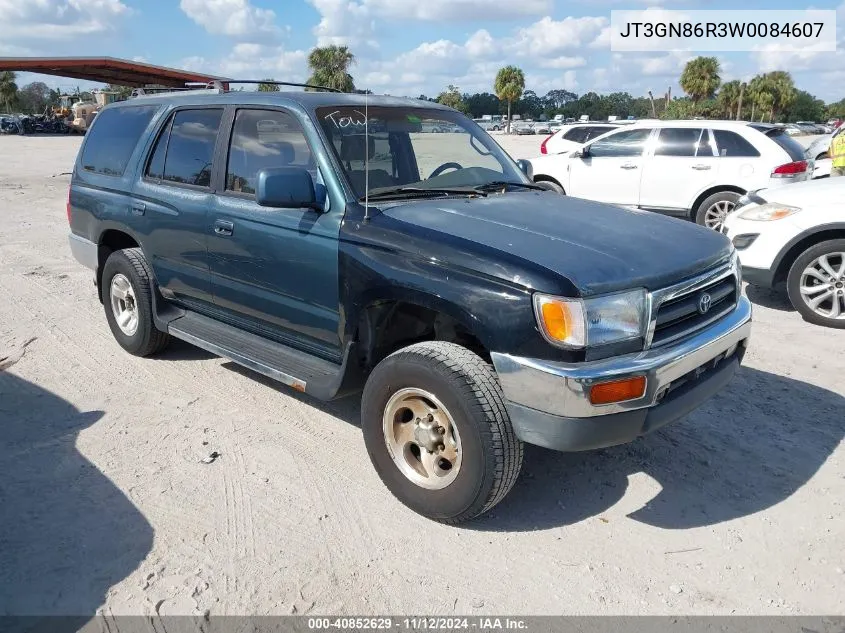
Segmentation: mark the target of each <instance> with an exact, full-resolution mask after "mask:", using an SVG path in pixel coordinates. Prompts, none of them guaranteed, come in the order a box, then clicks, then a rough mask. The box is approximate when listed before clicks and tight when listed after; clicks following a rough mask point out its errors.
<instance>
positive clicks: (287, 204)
mask: <svg viewBox="0 0 845 633" xmlns="http://www.w3.org/2000/svg"><path fill="white" fill-rule="evenodd" d="M257 180H258V182H257V186H256V188H255V200H256V202H258V204H259V205H261V206H262V207H273V208H275V209H302V208H309V209H315V210H317V211H322V209H321V208H320V205H318V204H317V195H316V191H315V189H314V181H313V179H312V178H311V174H310V173H309V172H308V170H307V169H303V168H302V167H273V168H268V169H262V170H260V171H259V172H258V178H257Z"/></svg>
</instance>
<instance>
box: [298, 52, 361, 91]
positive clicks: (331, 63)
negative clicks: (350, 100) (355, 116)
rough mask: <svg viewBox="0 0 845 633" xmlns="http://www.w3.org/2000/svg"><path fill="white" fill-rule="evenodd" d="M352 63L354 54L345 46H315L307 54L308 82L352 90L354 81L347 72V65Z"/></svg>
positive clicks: (342, 89)
mask: <svg viewBox="0 0 845 633" xmlns="http://www.w3.org/2000/svg"><path fill="white" fill-rule="evenodd" d="M354 63H355V56H354V55H353V54H352V53H350V52H349V49H348V48H347V47H346V46H334V45H332V46H324V47H317V48H315V49H314V50H312V51H311V53H309V55H308V67H309V68H310V69H311V77H310V78H309V79H308V83H309V84H312V85H315V86H324V87H326V88H334V89H335V90H341V91H343V92H354V91H355V82H354V81H353V79H352V75H350V74H349V67H350V66H352V64H354Z"/></svg>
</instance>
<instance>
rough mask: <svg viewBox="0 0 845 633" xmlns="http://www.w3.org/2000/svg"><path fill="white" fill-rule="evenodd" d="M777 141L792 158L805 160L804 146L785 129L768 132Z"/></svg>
mask: <svg viewBox="0 0 845 633" xmlns="http://www.w3.org/2000/svg"><path fill="white" fill-rule="evenodd" d="M766 136H768V137H769V138H770V139H772V140H773V141H774V142H775V143H777V144H778V145H780V146H781V147H782V148H783V149H784V150H785V151H786V153H787V154H789V157H790V158H791V159H792V160H796V161H797V160H804V148H803V147H801V144H800V143H799V142H798V141H796V140H795V139H794V138H792V137H791V136H790V135H789V134H787V133H786V132H785V131H783V130H772V131H771V132H768V133H767V134H766Z"/></svg>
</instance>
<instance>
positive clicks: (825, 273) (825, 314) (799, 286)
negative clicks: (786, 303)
mask: <svg viewBox="0 0 845 633" xmlns="http://www.w3.org/2000/svg"><path fill="white" fill-rule="evenodd" d="M786 290H787V292H788V293H789V300H790V302H791V303H792V305H793V306H794V307H795V309H796V310H798V312H799V313H800V314H801V316H802V317H804V320H805V321H808V322H810V323H814V324H816V325H824V326H827V327H832V328H839V329H845V240H828V241H827V242H822V243H821V244H816V245H815V246H811V247H810V248H808V249H807V250H806V251H804V252H803V253H801V254H800V255H799V256H798V258H797V259H796V260H795V262H794V263H793V264H792V267H791V268H790V269H789V275H788V277H787V278H786Z"/></svg>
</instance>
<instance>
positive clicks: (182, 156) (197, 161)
mask: <svg viewBox="0 0 845 633" xmlns="http://www.w3.org/2000/svg"><path fill="white" fill-rule="evenodd" d="M222 117H223V110H222V109H203V110H179V111H178V112H176V114H174V115H173V116H172V117H171V119H170V121H168V123H167V126H166V127H165V129H164V131H163V132H162V134H161V136H159V138H158V141H157V142H156V146H155V149H153V154H152V157H151V158H150V162H149V165H148V167H147V176H149V177H150V178H154V179H156V180H164V181H168V182H177V183H182V184H186V185H195V186H198V187H208V186H210V185H211V162H212V159H213V157H214V144H215V143H216V142H217V131H218V130H219V129H220V119H221V118H222Z"/></svg>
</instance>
